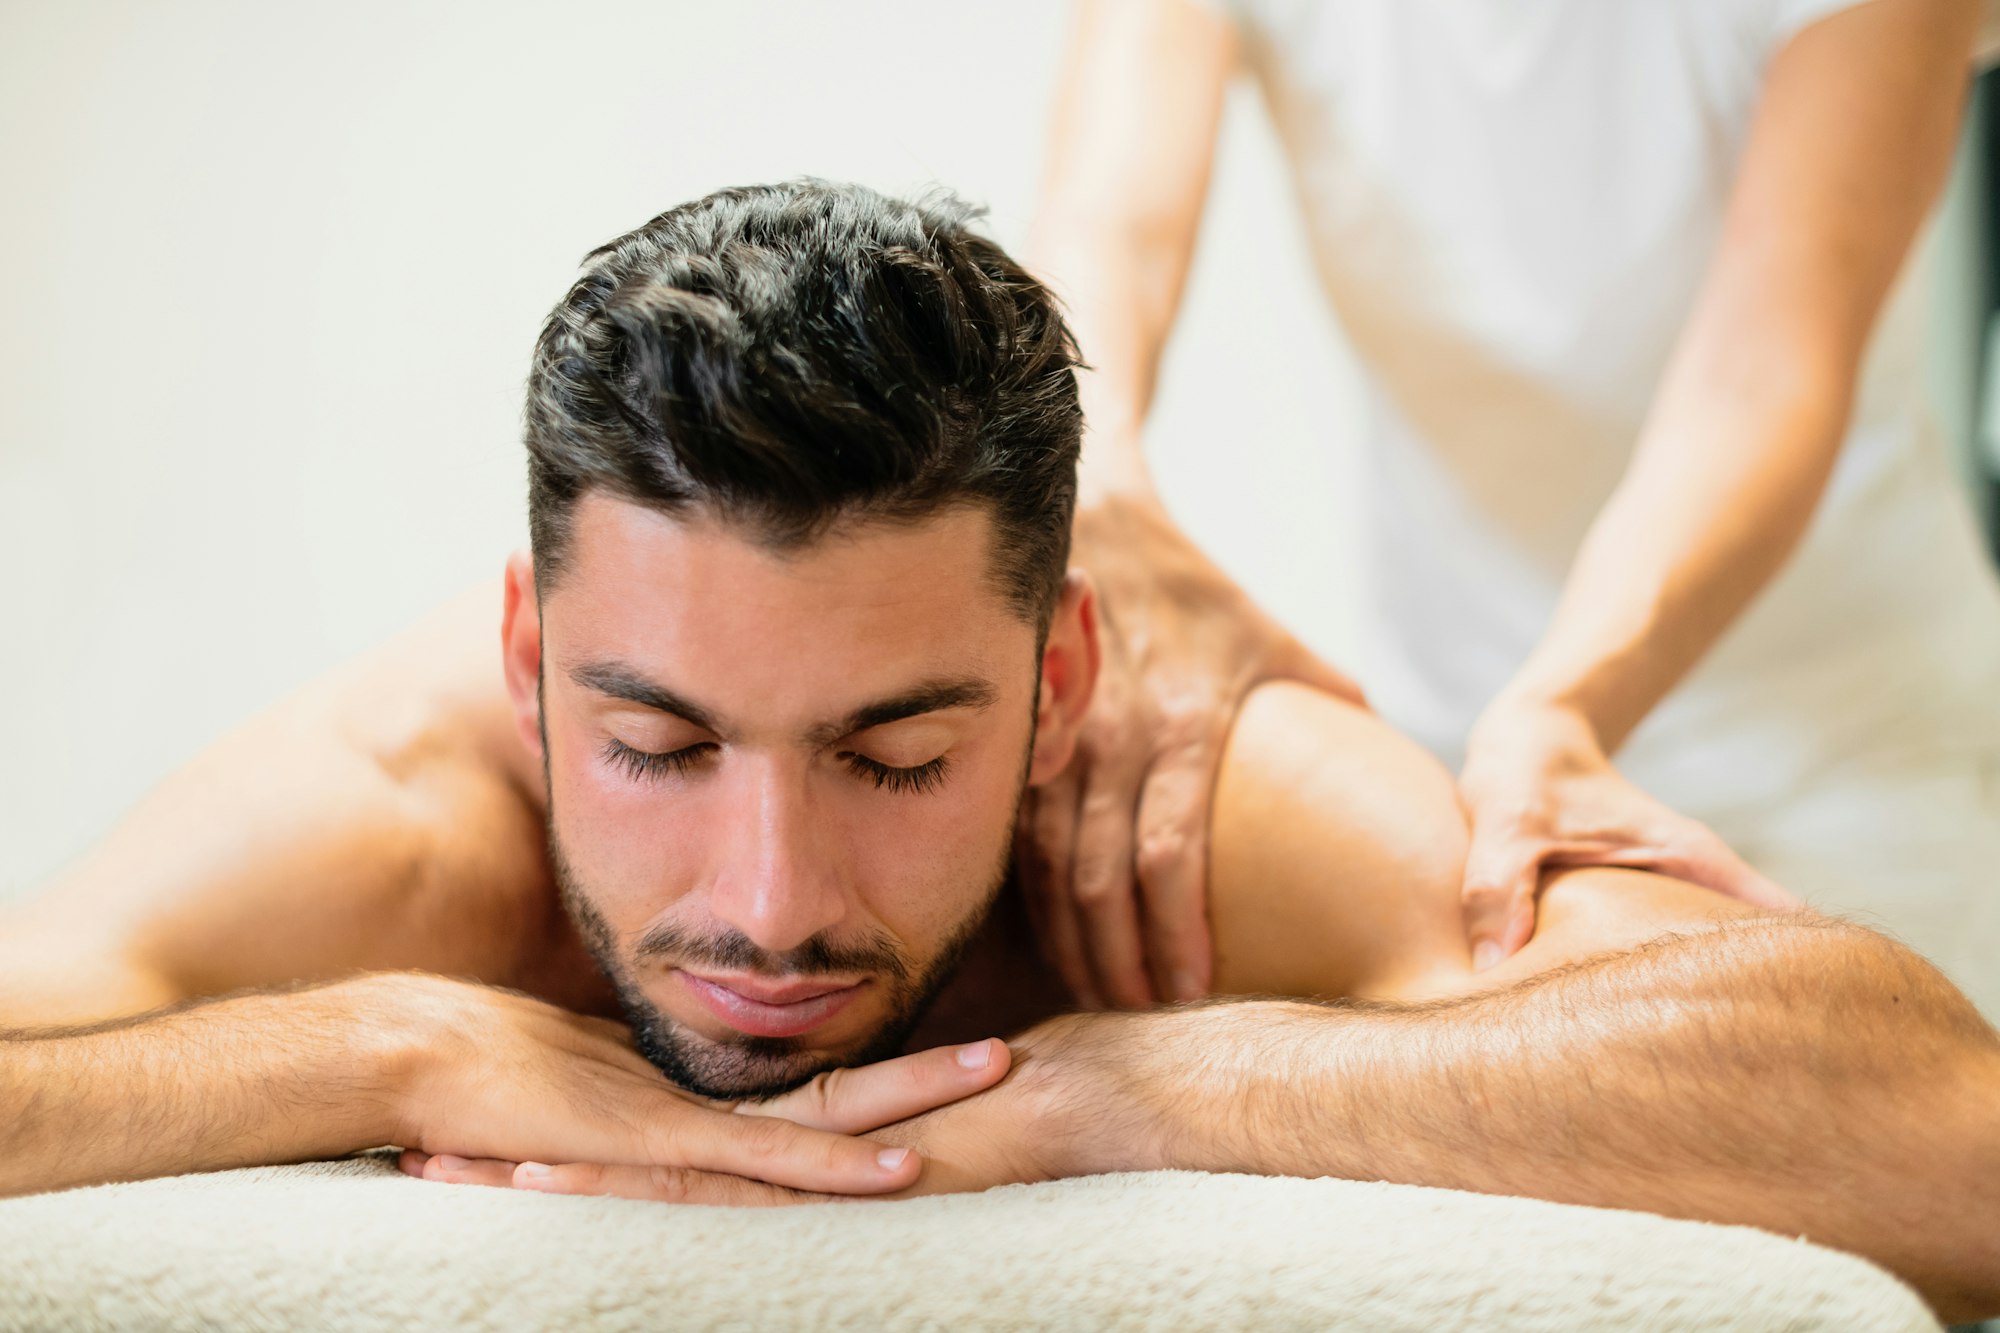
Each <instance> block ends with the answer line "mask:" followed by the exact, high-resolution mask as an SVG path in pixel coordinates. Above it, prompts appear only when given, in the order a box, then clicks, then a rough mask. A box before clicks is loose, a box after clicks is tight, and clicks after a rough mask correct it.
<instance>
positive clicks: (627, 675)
mask: <svg viewBox="0 0 2000 1333" xmlns="http://www.w3.org/2000/svg"><path fill="white" fill-rule="evenodd" d="M569 678H570V679H571V680H573V681H575V682H576V683H577V684H579V685H581V686H583V687H584V688H585V689H587V690H596V691H597V692H598V693H599V694H608V695H610V696H611V697H612V698H614V699H625V700H629V701H630V702H632V703H635V704H643V705H645V706H646V707H647V708H657V709H658V710H659V711H660V712H662V713H672V714H673V715H674V716H675V717H678V718H681V719H683V720H685V721H688V722H692V723H693V724H694V725H695V726H697V727H700V728H701V729H702V730H703V731H712V732H714V733H715V734H716V735H718V736H720V735H722V734H723V733H722V729H721V728H720V727H718V726H717V725H716V724H715V717H714V715H713V714H711V713H710V712H709V711H708V710H707V709H706V708H703V707H702V706H701V705H700V704H697V703H692V702H690V701H688V700H686V699H683V698H681V697H680V696H679V695H678V694H675V693H674V692H673V691H672V690H670V689H667V688H666V687H665V686H664V685H657V684H655V683H654V682H652V681H650V680H647V679H646V678H645V677H644V676H642V675H640V674H639V673H638V672H636V671H634V670H632V668H630V667H628V666H621V665H620V664H619V663H617V662H585V663H583V664H582V665H581V666H576V667H571V668H570V673H569Z"/></svg>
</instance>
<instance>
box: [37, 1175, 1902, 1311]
mask: <svg viewBox="0 0 2000 1333" xmlns="http://www.w3.org/2000/svg"><path fill="white" fill-rule="evenodd" d="M395 1163H396V1154H395V1150H394V1149H388V1148H382V1149H375V1150H373V1151H370V1152H366V1153H361V1154H357V1155H355V1156H353V1157H349V1158H344V1159H341V1160H338V1161H331V1162H312V1163H306V1164H302V1165H295V1166H276V1167H256V1168H248V1169H243V1170H234V1171H219V1172H212V1173H207V1174H199V1175H187V1176H174V1177H169V1178H165V1179H158V1180H144V1181H133V1182H126V1183H120V1184H113V1185H97V1186H91V1187H86V1188H80V1189H71V1190H63V1191H57V1192H54V1193H46V1194H36V1195H27V1196H21V1197H17V1198H12V1199H5V1200H0V1329H6V1330H15V1329H37V1330H40V1329H64V1330H67V1329H81V1330H89V1329H146V1330H178V1329H189V1330H193V1329H203V1330H208V1329H333V1330H374V1329H383V1330H388V1329H396V1330H402V1329H409V1328H426V1329H432V1328H435V1329H477V1330H487V1329H492V1330H499V1329H507V1330H514V1329H642V1328H647V1329H650V1328H703V1329H711V1328H712V1329H760V1330H761V1329H783V1328H813V1329H857V1330H859V1329H869V1330H873V1329H978V1328H1089V1329H1097V1328H1108V1329H1155V1328H1157V1329H1173V1330H1183V1329H1188V1330H1196V1329H1223V1328H1232V1329H1235V1328H1257V1329H1265V1328H1273V1329H1292V1328H1355V1329H1370V1330H1399V1329H1408V1330H1413V1331H1414V1330H1425V1331H1426V1333H1429V1331H1430V1330H1438V1329H1501V1330H1549V1331H1550V1333H1554V1331H1555V1330H1564V1333H1568V1331H1569V1330H1576V1329H1585V1328H1635V1329H1661V1330H1669V1329H1670V1330H1695V1329H1757V1330H1792V1331H1795V1333H1803V1331H1804V1330H1820V1329H1829V1330H1830V1329H1842V1330H1849V1329H1852V1330H1870V1331H1871V1333H1903V1331H1905V1330H1907V1331H1908V1333H1937V1330H1938V1327H1939V1325H1938V1324H1937V1322H1936V1320H1935V1319H1933V1318H1932V1317H1931V1315H1930V1314H1929V1312H1928V1311H1927V1310H1926V1308H1925V1306H1924V1305H1923V1303H1922V1302H1921V1301H1919V1300H1918V1299H1917V1297H1916V1295H1915V1294H1914V1293H1913V1292H1912V1291H1911V1290H1910V1289H1909V1288H1908V1287H1906V1286H1904V1285H1903V1284H1902V1283H1901V1282H1899V1281H1897V1280H1896V1279H1895V1278H1893V1277H1891V1276H1890V1275H1889V1274H1888V1273H1886V1272H1884V1271H1883V1270H1881V1269H1879V1268H1877V1267H1875V1266H1874V1265H1872V1264H1869V1263H1867V1262H1865V1261H1863V1260H1861V1259H1859V1258H1856V1257H1854V1256H1852V1255H1848V1254H1843V1253H1840V1252H1837V1251H1834V1250H1831V1249H1827V1248H1824V1247H1822V1246H1818V1245H1815V1244H1812V1243H1811V1242H1810V1241H1808V1240H1805V1239H1801V1238H1798V1237H1789V1236H1778V1235H1773V1234H1771V1233H1768V1232H1764V1231H1758V1230H1753V1229H1750V1228H1747V1227H1727V1226H1713V1225H1709V1224H1706V1223H1699V1222H1684V1221H1675V1220H1670V1219H1667V1218H1663V1217H1656V1216H1653V1215H1651V1214H1648V1213H1636V1212H1623V1211H1617V1210H1612V1209H1601V1208H1581V1207H1574V1206H1570V1205H1565V1204H1552V1203H1544V1202H1540V1201H1537V1200H1530V1199H1513V1198H1497V1197H1492V1196H1488V1195H1480V1194H1468V1193H1462V1192H1459V1191H1456V1190H1442V1189H1424V1188H1418V1187H1415V1186H1407V1185H1389V1184H1381V1183H1365V1182H1354V1181H1345V1180H1330V1179H1329V1180H1300V1179H1292V1178H1283V1177H1277V1178H1272V1177H1259V1176H1240V1175H1203V1174H1200V1173H1196V1172H1187V1171H1162V1172H1148V1173H1144V1174H1128V1175H1113V1176H1096V1177H1088V1178H1084V1179H1078V1180H1064V1181H1056V1182H1053V1183H1048V1184H1040V1185H1014V1186H1007V1187H1005V1188H1001V1189H995V1190H990V1191H988V1192H986V1193H984V1194H966V1195H951V1196H943V1197H937V1198H926V1199H916V1200H910V1201H906V1202H899V1203H851V1204H837V1205H820V1206H805V1207H797V1208H779V1209H752V1208H703V1207H690V1206H681V1205H669V1204H661V1203H650V1202H643V1201H638V1200H631V1199H615V1198H592V1197H576V1196H561V1195H544V1194H536V1193H532V1192H528V1191H514V1190H505V1189H494V1188H488V1187H483V1186H477V1185H451V1184H444V1183H441V1182H435V1181H425V1180H419V1179H416V1178H415V1177H412V1176H407V1175H404V1174H402V1173H401V1172H399V1171H397V1169H396V1164H395Z"/></svg>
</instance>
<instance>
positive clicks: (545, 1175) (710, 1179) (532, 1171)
mask: <svg viewBox="0 0 2000 1333" xmlns="http://www.w3.org/2000/svg"><path fill="white" fill-rule="evenodd" d="M508 1183H509V1184H511V1185H513V1186H514V1187H515V1188H516V1189H526V1190H534V1191H536V1192H537V1193H541V1194H597V1195H613V1196H616V1197H619V1198H624V1199H652V1200H656V1201H658V1202H661V1203H695V1204H710V1205H723V1206H727V1207H734V1208H762V1207H772V1206H775V1205H779V1204H792V1203H824V1202H826V1201H827V1200H828V1199H830V1198H832V1197H834V1196H832V1195H827V1194H815V1193H813V1192H811V1191H806V1190H790V1189H782V1188H780V1187H778V1186H776V1185H767V1184H765V1183H763V1182H762V1181H756V1180H745V1179H744V1178H743V1177H741V1176H731V1175H721V1174H718V1173H716V1172H712V1171H694V1170H690V1169H689V1168H687V1167H682V1166H605V1165H599V1164H597V1163H592V1162H567V1163H562V1164H558V1165H554V1166H550V1165H547V1164H544V1163H541V1162H522V1163H521V1164H520V1165H519V1166H518V1167H516V1168H515V1169H514V1172H513V1175H512V1178H511V1179H510V1180H509V1181H508Z"/></svg>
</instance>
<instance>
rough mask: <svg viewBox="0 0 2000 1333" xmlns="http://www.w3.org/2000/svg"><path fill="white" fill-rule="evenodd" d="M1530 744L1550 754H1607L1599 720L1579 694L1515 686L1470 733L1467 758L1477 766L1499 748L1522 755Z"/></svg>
mask: <svg viewBox="0 0 2000 1333" xmlns="http://www.w3.org/2000/svg"><path fill="white" fill-rule="evenodd" d="M1524 747H1525V748H1530V749H1533V750H1535V751H1537V752H1539V753H1543V754H1548V755H1560V754H1575V755H1603V754H1604V753H1605V752H1606V747H1605V745H1604V743H1603V740H1602V733H1601V731H1600V730H1599V728H1598V724H1597V721H1596V719H1595V718H1593V717H1592V716H1591V714H1590V712H1589V710H1588V709H1587V708H1585V707H1584V706H1583V705H1582V704H1581V703H1579V702H1578V701H1577V700H1576V699H1575V698H1574V697H1572V696H1569V695H1567V694H1564V693H1560V692H1554V691H1540V690H1536V689H1533V688H1521V687H1516V686H1511V685H1510V686H1509V687H1507V688H1506V689H1504V690H1502V691H1501V692H1500V693H1499V694H1498V695H1496V696H1494V698H1493V699H1492V700H1491V701H1490V702H1489V703H1488V704H1487V705H1486V708H1485V710H1484V711H1482V712H1481V713H1480V715H1479V719H1478V720H1477V721H1476V722H1474V723H1473V726H1472V730H1471V732H1470V733H1469V734H1468V735H1467V736H1466V742H1465V751H1466V762H1467V765H1468V766H1471V765H1472V764H1473V762H1474V761H1475V760H1476V759H1478V758H1480V757H1481V756H1483V755H1486V754H1489V753H1493V752H1496V751H1499V752H1506V753H1509V754H1518V753H1519V752H1520V751H1521V750H1522V749H1523V748H1524Z"/></svg>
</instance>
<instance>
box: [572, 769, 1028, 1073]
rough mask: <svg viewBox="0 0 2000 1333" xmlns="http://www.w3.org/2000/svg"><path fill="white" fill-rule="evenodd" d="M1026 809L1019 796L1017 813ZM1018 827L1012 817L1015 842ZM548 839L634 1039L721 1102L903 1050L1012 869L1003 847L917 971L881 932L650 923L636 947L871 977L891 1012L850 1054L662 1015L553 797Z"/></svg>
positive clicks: (748, 965) (700, 959)
mask: <svg viewBox="0 0 2000 1333" xmlns="http://www.w3.org/2000/svg"><path fill="white" fill-rule="evenodd" d="M1019 810H1020V803H1019V800H1018V799H1017V800H1016V802H1015V813H1016V815H1017V816H1018V814H1019ZM1012 829H1013V821H1012V820H1010V821H1009V823H1008V830H1009V841H1010V843H1011V835H1012ZM548 838H549V863H550V865H551V866H552V868H553V869H554V871H555V879H556V887H557V889H558V891H559V892H560V894H561V896H562V901H563V908H564V910H565V911H567V912H568V913H569V918H570V920H571V921H572V922H573V923H574V924H575V926H576V930H577V934H578V935H579V936H580V937H581V938H582V940H583V943H584V947H585V948H587V949H588V950H589V951H590V956H591V958H592V959H593V960H594V961H595V962H596V963H597V966H598V969H599V970H600V971H602V972H603V973H604V975H605V977H606V979H607V980H609V981H610V982H611V987H612V989H613V991H615V992H616V994H617V996H618V1007H619V1008H620V1009H622V1010H623V1011H624V1014H625V1021H626V1022H627V1023H628V1024H630V1025H631V1028H632V1039H633V1044H634V1046H636V1047H637V1049H638V1051H639V1054H641V1055H643V1056H645V1057H646V1059H647V1060H649V1061H651V1062H652V1064H653V1066H654V1067H655V1068H656V1069H658V1070H659V1071H660V1072H661V1073H662V1074H665V1075H666V1076H667V1077H668V1078H669V1079H671V1080H672V1081H673V1082H675V1083H677V1084H679V1085H680V1086H681V1087H683V1088H686V1089H687V1090H688V1091H689V1092H692V1093H695V1094H697V1095H699V1096H702V1097H713V1098H716V1099H718V1100H722V1101H741V1100H752V1101H754V1100H761V1099H763V1098H766V1097H775V1096H777V1095H778V1094H779V1093H782V1092H789V1091H791V1090H792V1089H793V1088H796V1087H798V1086H800V1085H801V1084H803V1083H807V1082H810V1081H811V1080H812V1078H813V1077H814V1076H815V1075H817V1074H821V1073H824V1072H825V1071H826V1070H829V1069H836V1068H839V1067H840V1066H842V1065H862V1064H873V1063H874V1062H875V1061H877V1060H886V1059H889V1058H890V1057H891V1056H894V1055H898V1054H901V1053H902V1050H903V1045H904V1043H905V1042H907V1041H908V1040H909V1038H910V1033H912V1032H913V1031H915V1030H916V1027H917V1024H918V1023H920V1022H922V1021H923V1017H924V1014H925V1013H926V1012H927V1011H928V1010H929V1009H930V1006H931V1004H932V1002H933V1001H935V1000H936V999H937V996H938V992H940V991H941V990H943V989H944V987H945V985H946V984H947V983H948V982H949V981H950V980H951V978H952V976H953V974H954V973H956V972H957V971H958V966H959V964H960V963H961V962H962V961H963V960H964V958H965V952H966V949H967V948H968V947H970V945H971V944H972V941H973V940H975V939H976V938H978V936H979V932H980V931H981V930H982V929H983V928H984V927H985V925H986V919H987V917H988V916H990V915H991V914H992V911H993V904H994V902H995V900H997V899H998V898H999V896H1000V890H1001V888H1002V886H1003V885H1004V884H1005V883H1006V879H1007V872H1008V857H1007V855H1006V854H1005V852H1004V850H1003V853H1002V855H1001V857H1000V864H999V866H998V867H997V868H996V869H995V870H994V871H993V873H992V875H991V883H990V884H989V885H988V886H987V888H986V890H985V891H984V892H983V893H982V894H981V895H980V896H979V899H978V900H977V902H976V903H975V904H974V906H973V908H972V910H971V911H969V912H967V913H966V914H965V915H964V916H963V917H962V918H960V920H959V921H958V923H957V924H956V925H955V926H953V927H952V929H951V931H950V932H949V933H948V934H947V935H946V937H945V942H944V944H943V945H942V946H941V947H940V948H939V949H938V951H937V953H936V954H935V955H933V956H932V958H931V959H930V961H929V963H927V964H926V965H925V966H924V967H923V968H922V969H921V970H920V971H919V970H917V969H915V968H913V967H912V966H911V964H910V962H909V960H908V959H906V958H905V957H904V956H903V955H902V954H901V953H900V952H898V951H897V949H896V946H895V944H894V942H893V941H892V940H891V939H890V938H889V937H888V936H887V935H884V934H880V933H878V934H876V935H875V936H873V937H872V938H870V939H868V940H866V941H863V942H862V943H860V944H855V945H845V944H833V943H831V942H829V941H828V940H826V939H825V938H823V937H822V936H818V935H815V936H813V937H812V938H811V939H809V940H807V941H806V942H805V943H804V944H801V945H799V946H798V947H797V948H795V949H789V950H787V951H785V952H784V953H772V952H770V951H769V950H766V949H763V948H761V947H759V946H758V945H756V944H755V943H753V942H752V941H751V940H750V939H749V938H748V937H747V936H745V935H744V934H742V932H740V931H734V930H724V931H722V932H721V933H718V934H715V935H710V936H702V937H696V936H693V935H690V934H688V933H686V932H684V931H681V930H679V929H677V928H675V927H672V926H665V927H661V928H659V929H655V930H652V931H648V932H647V933H646V936H645V937H644V939H642V940H641V941H640V944H639V947H638V949H637V954H638V956H639V957H640V958H671V959H673V960H674V961H675V963H676V965H685V964H688V963H702V964H706V965H708V966H710V967H715V968H719V969H727V970H731V971H746V972H754V973H757V974H758V975H760V976H770V977H783V976H808V977H809V976H816V975H824V974H826V973H832V972H847V973H853V972H859V973H862V974H864V975H866V976H868V977H869V978H870V979H871V980H873V981H875V982H876V983H877V984H878V985H881V986H882V987H883V988H884V989H885V990H886V991H887V993H888V997H889V999H888V1003H889V1014H888V1017H887V1018H886V1019H885V1020H884V1021H883V1023H882V1025H881V1026H880V1027H878V1028H876V1030H875V1031H874V1032H872V1033H870V1034H869V1035H868V1037H867V1039H866V1040H865V1041H864V1042H863V1043H862V1044H861V1045H860V1046H859V1047H858V1048H856V1049H855V1050H854V1051H853V1052H852V1053H851V1054H847V1053H843V1054H841V1055H839V1056H835V1057H831V1058H829V1057H826V1056H822V1055H817V1054H814V1053H813V1052H811V1051H808V1050H802V1049H800V1047H799V1044H798V1042H797V1041H796V1040H795V1039H793V1038H789V1037H748V1036H746V1037H741V1038H739V1039H736V1040H733V1041H727V1042H715V1041H709V1040H708V1039H706V1038H704V1037H700V1036H697V1035H695V1034H694V1033H691V1032H688V1031H686V1030H685V1029H684V1028H683V1027H681V1025H679V1024H677V1023H675V1022H674V1021H673V1020H672V1019H671V1018H668V1017H667V1016H666V1015H665V1014H663V1013H661V1012H660V1010H659V1008H658V1007H657V1006H656V1005H654V1004H653V1002H652V1001H651V1000H649V999H647V998H646V996H645V994H644V993H643V992H642V991H641V990H640V989H639V987H638V986H637V985H635V984H634V983H633V981H632V978H631V974H630V972H629V971H628V970H627V969H626V967H625V964H624V960H623V958H622V957H621V956H620V954H619V950H618V941H617V939H616V937H615V936H614V935H613V933H612V931H611V927H610V925H609V924H608V923H607V922H606V921H605V920H604V918H603V916H602V915H601V914H599V912H598V910H597V907H596V905H595V904H594V903H593V902H592V901H591V899H590V895H589V894H588V893H587V892H585V891H584V889H583V886H582V885H581V884H580V883H579V882H578V881H577V878H576V875H575V872H574V871H572V870H571V869H570V865H569V861H568V859H567V858H566V857H565V856H564V855H563V851H562V844H561V842H560V841H559V839H558V837H557V835H556V829H555V809H554V805H553V803H551V805H550V809H549V821H548Z"/></svg>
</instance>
